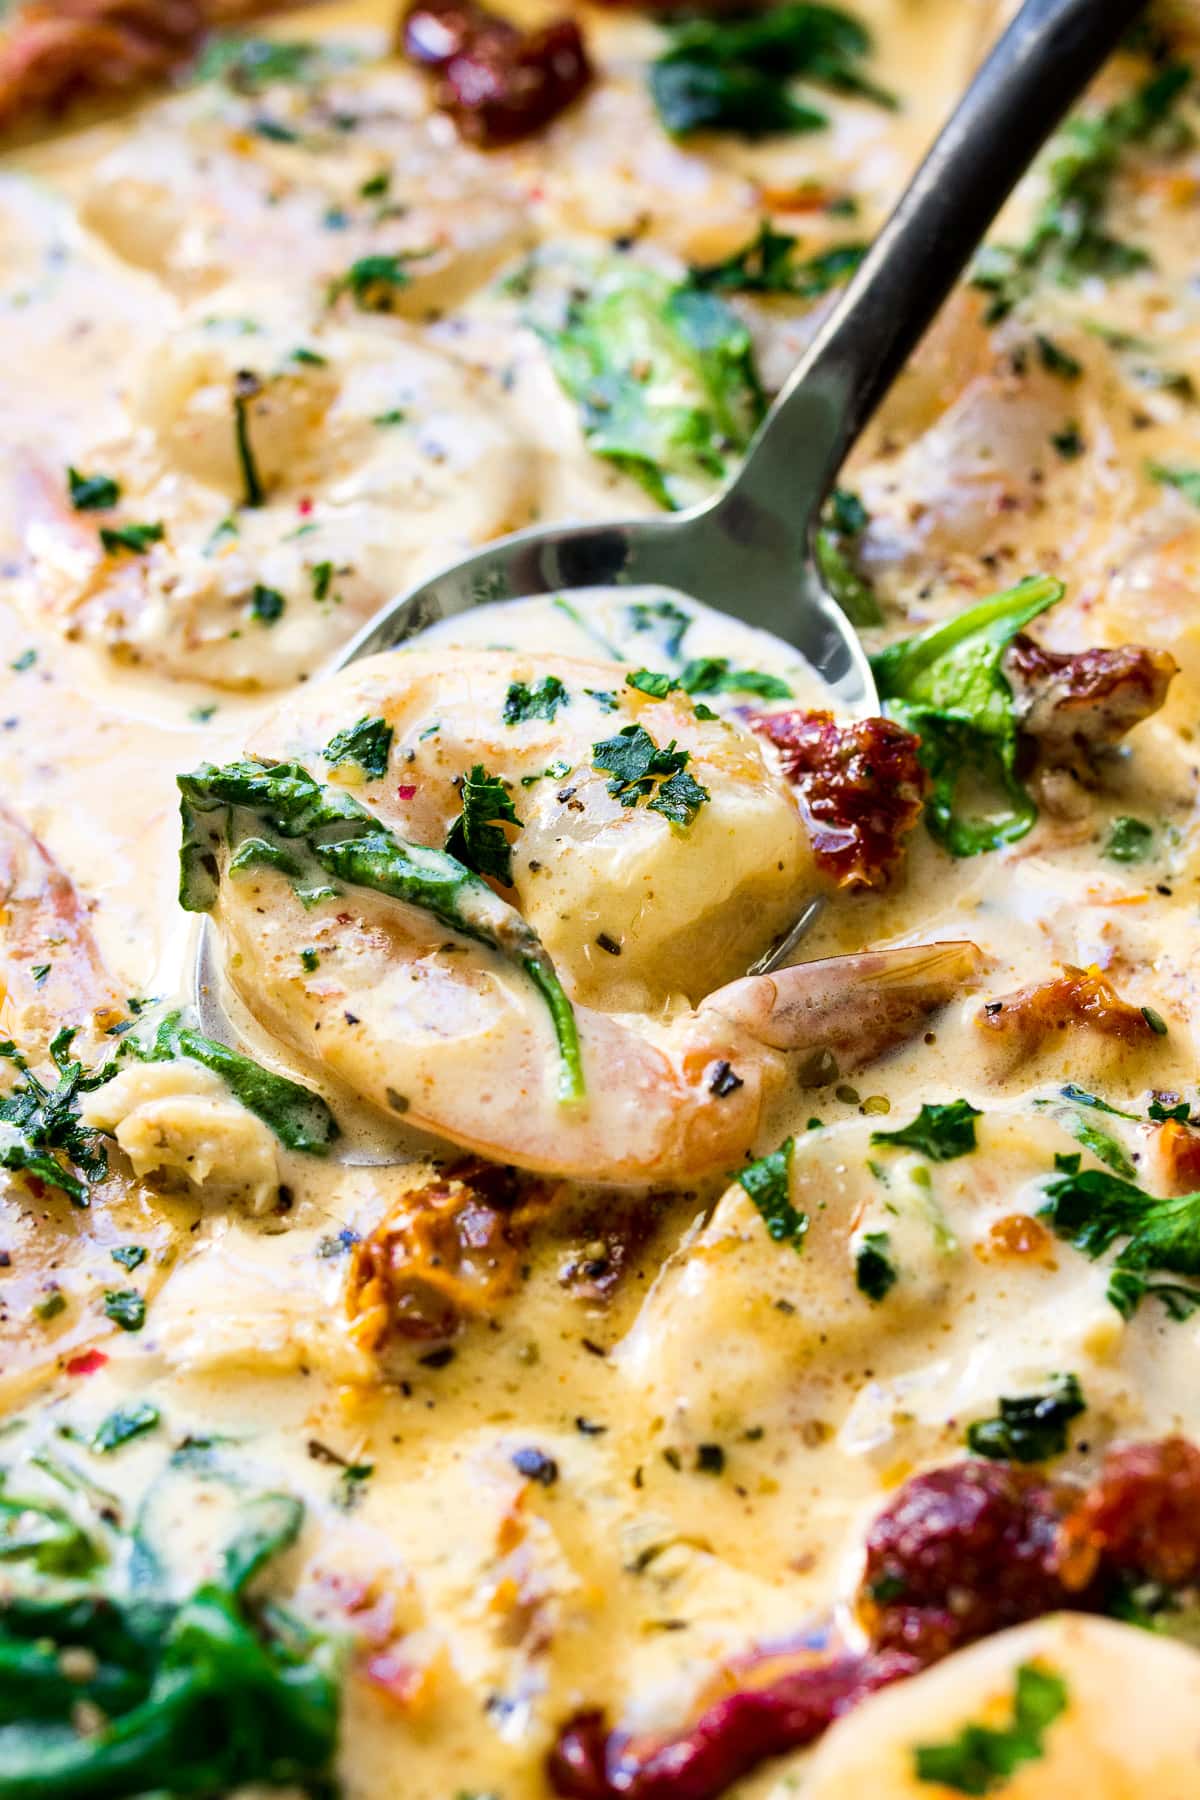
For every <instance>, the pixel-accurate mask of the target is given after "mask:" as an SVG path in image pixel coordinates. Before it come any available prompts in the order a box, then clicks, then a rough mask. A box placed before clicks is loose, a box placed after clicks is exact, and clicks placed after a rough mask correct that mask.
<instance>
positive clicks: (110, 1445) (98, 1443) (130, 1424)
mask: <svg viewBox="0 0 1200 1800" xmlns="http://www.w3.org/2000/svg"><path fill="white" fill-rule="evenodd" d="M161 1422H162V1415H161V1413H160V1412H159V1410H158V1408H157V1406H153V1405H152V1404H151V1403H150V1401H149V1400H138V1401H135V1402H134V1404H133V1405H132V1406H119V1407H117V1409H116V1411H115V1412H110V1413H109V1415H108V1417H107V1418H106V1419H105V1420H104V1421H103V1423H102V1424H101V1425H100V1427H99V1428H98V1430H97V1432H96V1435H95V1437H94V1438H93V1439H92V1449H93V1450H97V1451H99V1452H100V1454H101V1455H102V1456H107V1455H108V1454H109V1453H110V1452H111V1451H113V1450H119V1449H120V1447H121V1445H122V1444H127V1443H129V1441H130V1439H131V1438H135V1437H141V1435H142V1433H143V1432H146V1431H154V1430H155V1429H156V1427H157V1426H158V1425H160V1424H161Z"/></svg>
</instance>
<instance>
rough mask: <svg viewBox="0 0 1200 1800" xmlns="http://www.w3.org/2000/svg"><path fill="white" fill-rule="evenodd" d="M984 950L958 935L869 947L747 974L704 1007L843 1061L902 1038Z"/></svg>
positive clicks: (749, 1030)
mask: <svg viewBox="0 0 1200 1800" xmlns="http://www.w3.org/2000/svg"><path fill="white" fill-rule="evenodd" d="M981 962H982V956H981V953H980V951H979V950H978V948H977V947H976V946H975V945H974V944H972V943H970V942H968V941H966V940H959V941H953V942H949V943H941V944H913V945H906V946H905V947H903V948H902V949H898V950H867V951H863V952H862V953H860V954H858V955H854V956H831V957H827V958H825V959H823V960H822V961H820V962H810V963H799V964H798V965H797V966H796V967H795V968H791V969H778V970H776V971H775V973H774V974H772V975H748V976H745V977H744V978H743V979H742V980H741V981H733V982H730V984H729V986H728V987H723V988H718V990H717V991H716V993H714V994H710V995H709V996H708V998H707V1000H705V1001H704V1002H703V1004H702V1005H701V1007H700V1009H699V1010H700V1012H701V1014H704V1013H718V1014H720V1016H721V1018H722V1019H725V1020H728V1021H729V1022H730V1023H731V1024H735V1025H737V1026H738V1027H740V1028H741V1030H743V1031H744V1032H745V1033H746V1034H747V1035H748V1036H750V1037H752V1038H754V1039H755V1040H756V1041H757V1042H758V1043H760V1044H764V1045H766V1046H767V1047H768V1048H769V1049H772V1050H803V1051H805V1052H808V1053H809V1054H810V1055H811V1054H813V1053H814V1052H821V1051H827V1052H828V1053H829V1054H830V1055H831V1056H832V1057H833V1058H834V1059H835V1061H836V1062H837V1064H838V1067H839V1068H840V1069H847V1068H854V1067H856V1066H857V1065H859V1064H860V1063H866V1062H870V1061H871V1060H872V1058H873V1057H876V1056H881V1055H882V1054H883V1052H884V1051H885V1050H890V1049H892V1048H893V1046H894V1045H896V1044H899V1043H902V1042H903V1041H904V1039H905V1038H907V1037H911V1036H912V1034H913V1032H914V1031H916V1030H918V1029H919V1028H920V1026H921V1025H923V1024H924V1022H925V1020H926V1019H927V1018H928V1016H929V1014H930V1013H932V1012H935V1011H936V1010H937V1008H938V1007H940V1006H944V1005H946V1003H947V1002H948V1001H950V1000H952V999H953V998H954V997H955V995H956V994H957V993H959V992H960V990H961V989H962V988H963V987H964V986H965V985H966V984H967V983H968V982H969V981H970V980H971V979H972V977H973V976H975V975H976V974H977V973H978V971H979V968H980V964H981Z"/></svg>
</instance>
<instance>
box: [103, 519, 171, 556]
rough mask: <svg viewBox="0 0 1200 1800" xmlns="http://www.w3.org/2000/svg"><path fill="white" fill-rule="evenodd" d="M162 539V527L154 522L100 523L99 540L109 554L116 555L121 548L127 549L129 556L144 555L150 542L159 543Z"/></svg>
mask: <svg viewBox="0 0 1200 1800" xmlns="http://www.w3.org/2000/svg"><path fill="white" fill-rule="evenodd" d="M162 539H163V527H162V525H161V524H160V523H158V522H155V523H154V524H151V525H102V526H101V527H100V542H101V543H102V544H103V546H104V548H105V550H106V551H107V553H108V555H109V556H116V555H117V554H118V552H119V551H121V550H128V552H129V554H130V555H131V556H145V554H146V552H147V551H148V550H149V548H150V546H151V544H160V543H161V542H162Z"/></svg>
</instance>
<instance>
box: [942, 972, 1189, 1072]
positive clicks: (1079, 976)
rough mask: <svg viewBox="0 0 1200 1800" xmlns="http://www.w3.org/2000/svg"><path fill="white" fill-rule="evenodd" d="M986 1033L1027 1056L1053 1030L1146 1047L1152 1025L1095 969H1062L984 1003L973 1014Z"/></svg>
mask: <svg viewBox="0 0 1200 1800" xmlns="http://www.w3.org/2000/svg"><path fill="white" fill-rule="evenodd" d="M975 1022H976V1024H977V1025H978V1026H980V1028H981V1029H982V1030H984V1031H994V1032H998V1033H1003V1034H1004V1035H1005V1036H1006V1037H1008V1038H1010V1039H1011V1040H1012V1041H1013V1043H1014V1045H1015V1046H1016V1047H1017V1048H1018V1049H1019V1050H1020V1051H1021V1052H1022V1053H1023V1054H1026V1055H1030V1054H1032V1053H1033V1052H1034V1051H1035V1050H1037V1049H1039V1048H1040V1047H1041V1045H1042V1044H1043V1042H1044V1041H1045V1039H1046V1038H1048V1037H1049V1036H1050V1035H1051V1034H1052V1033H1053V1032H1056V1031H1071V1030H1086V1031H1095V1032H1097V1033H1099V1035H1100V1036H1101V1037H1108V1038H1117V1039H1118V1040H1119V1041H1120V1042H1121V1043H1123V1044H1145V1043H1149V1042H1150V1041H1151V1039H1152V1038H1153V1037H1154V1036H1155V1035H1156V1033H1155V1029H1154V1026H1153V1025H1151V1023H1150V1021H1149V1020H1148V1019H1147V1017H1146V1014H1145V1013H1144V1012H1143V1010H1142V1008H1141V1007H1140V1006H1134V1005H1133V1004H1132V1003H1131V1002H1130V1001H1128V1000H1123V999H1122V998H1121V996H1120V994H1118V993H1117V990H1116V989H1115V988H1114V987H1113V985H1112V983H1111V982H1110V981H1109V980H1108V978H1107V977H1106V976H1104V975H1102V974H1101V972H1100V970H1099V969H1098V968H1096V967H1095V966H1094V965H1093V966H1092V967H1091V968H1089V969H1077V968H1075V967H1074V966H1073V964H1071V963H1065V964H1064V965H1063V972H1062V974H1061V975H1055V976H1053V977H1052V978H1051V979H1050V980H1049V981H1039V982H1036V983H1034V984H1033V985H1032V986H1030V987H1023V988H1018V989H1017V990H1016V992H1015V993H1012V994H1004V995H1001V996H1000V997H999V998H997V999H995V1000H988V1001H987V1002H986V1003H985V1004H984V1006H983V1007H982V1008H981V1010H980V1011H979V1012H978V1013H977V1014H976V1015H975Z"/></svg>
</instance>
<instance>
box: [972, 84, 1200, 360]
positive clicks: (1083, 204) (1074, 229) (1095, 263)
mask: <svg viewBox="0 0 1200 1800" xmlns="http://www.w3.org/2000/svg"><path fill="white" fill-rule="evenodd" d="M1191 81H1192V70H1191V68H1190V67H1189V66H1188V65H1187V64H1186V63H1167V64H1166V65H1165V66H1164V67H1162V68H1160V69H1158V70H1156V71H1155V72H1154V73H1153V74H1152V75H1151V76H1150V78H1149V79H1148V80H1147V81H1146V82H1145V84H1144V85H1143V86H1142V87H1141V88H1139V89H1138V90H1137V91H1136V92H1135V93H1133V94H1130V95H1128V96H1127V97H1126V98H1125V99H1124V100H1119V101H1117V102H1116V104H1115V105H1113V106H1110V107H1109V108H1108V109H1107V110H1106V111H1105V112H1101V113H1095V114H1090V115H1079V116H1076V117H1074V118H1071V119H1069V120H1068V121H1067V123H1066V125H1065V126H1064V127H1063V129H1062V130H1061V131H1060V132H1059V134H1058V136H1057V137H1056V138H1054V140H1053V141H1052V143H1051V145H1050V148H1049V151H1048V153H1047V160H1046V164H1045V175H1046V198H1045V200H1044V201H1043V203H1042V206H1041V208H1040V209H1039V211H1038V213H1037V216H1036V218H1035V220H1034V224H1033V229H1032V231H1031V232H1030V234H1029V236H1028V237H1027V238H1026V239H1025V241H1024V243H1022V244H1019V245H1016V246H1007V245H1000V244H989V245H985V246H984V248H983V250H982V251H981V252H980V253H979V255H978V256H977V258H976V260H975V266H974V269H973V271H972V276H971V279H972V281H973V283H974V285H975V286H976V287H978V288H982V289H983V291H984V292H985V293H987V294H989V295H990V296H991V304H990V307H989V309H988V314H987V322H988V323H989V324H994V323H995V322H996V321H997V320H998V319H1002V318H1003V317H1004V316H1005V314H1006V313H1008V312H1011V311H1012V309H1013V307H1014V306H1017V305H1019V304H1020V302H1021V301H1022V300H1024V299H1025V298H1026V297H1027V295H1028V294H1029V293H1030V292H1031V290H1032V289H1033V288H1034V286H1035V285H1036V284H1037V282H1038V281H1040V280H1050V281H1055V282H1058V283H1059V284H1060V285H1062V286H1065V287H1077V286H1078V285H1079V283H1080V282H1081V281H1084V280H1086V279H1087V278H1088V277H1090V276H1101V277H1104V278H1106V279H1108V280H1112V279H1113V278H1115V277H1119V276H1123V275H1128V274H1131V273H1132V272H1133V271H1135V270H1137V269H1142V268H1145V266H1146V264H1147V263H1148V262H1149V260H1150V259H1149V257H1148V256H1147V255H1146V253H1145V251H1144V250H1141V249H1139V248H1138V247H1137V246H1136V245H1132V244H1126V243H1123V242H1122V241H1121V240H1120V239H1118V238H1115V237H1113V236H1112V234H1111V233H1110V232H1109V230H1108V227H1107V214H1108V209H1109V204H1110V201H1111V198H1112V194H1113V190H1114V186H1115V184H1116V181H1117V179H1118V177H1119V176H1120V173H1121V169H1122V163H1123V159H1124V157H1125V153H1126V152H1127V151H1128V150H1129V149H1130V148H1132V147H1134V146H1136V145H1139V144H1154V143H1162V144H1163V145H1164V147H1166V148H1168V149H1172V150H1174V149H1179V148H1181V147H1182V146H1183V144H1184V143H1185V142H1188V141H1190V132H1189V131H1188V128H1187V127H1186V126H1181V125H1180V123H1179V121H1178V120H1175V119H1173V118H1172V113H1173V112H1174V109H1175V107H1176V104H1177V103H1178V101H1179V100H1180V98H1181V97H1182V95H1183V94H1184V92H1185V90H1186V89H1187V88H1188V87H1189V86H1190V84H1191Z"/></svg>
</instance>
